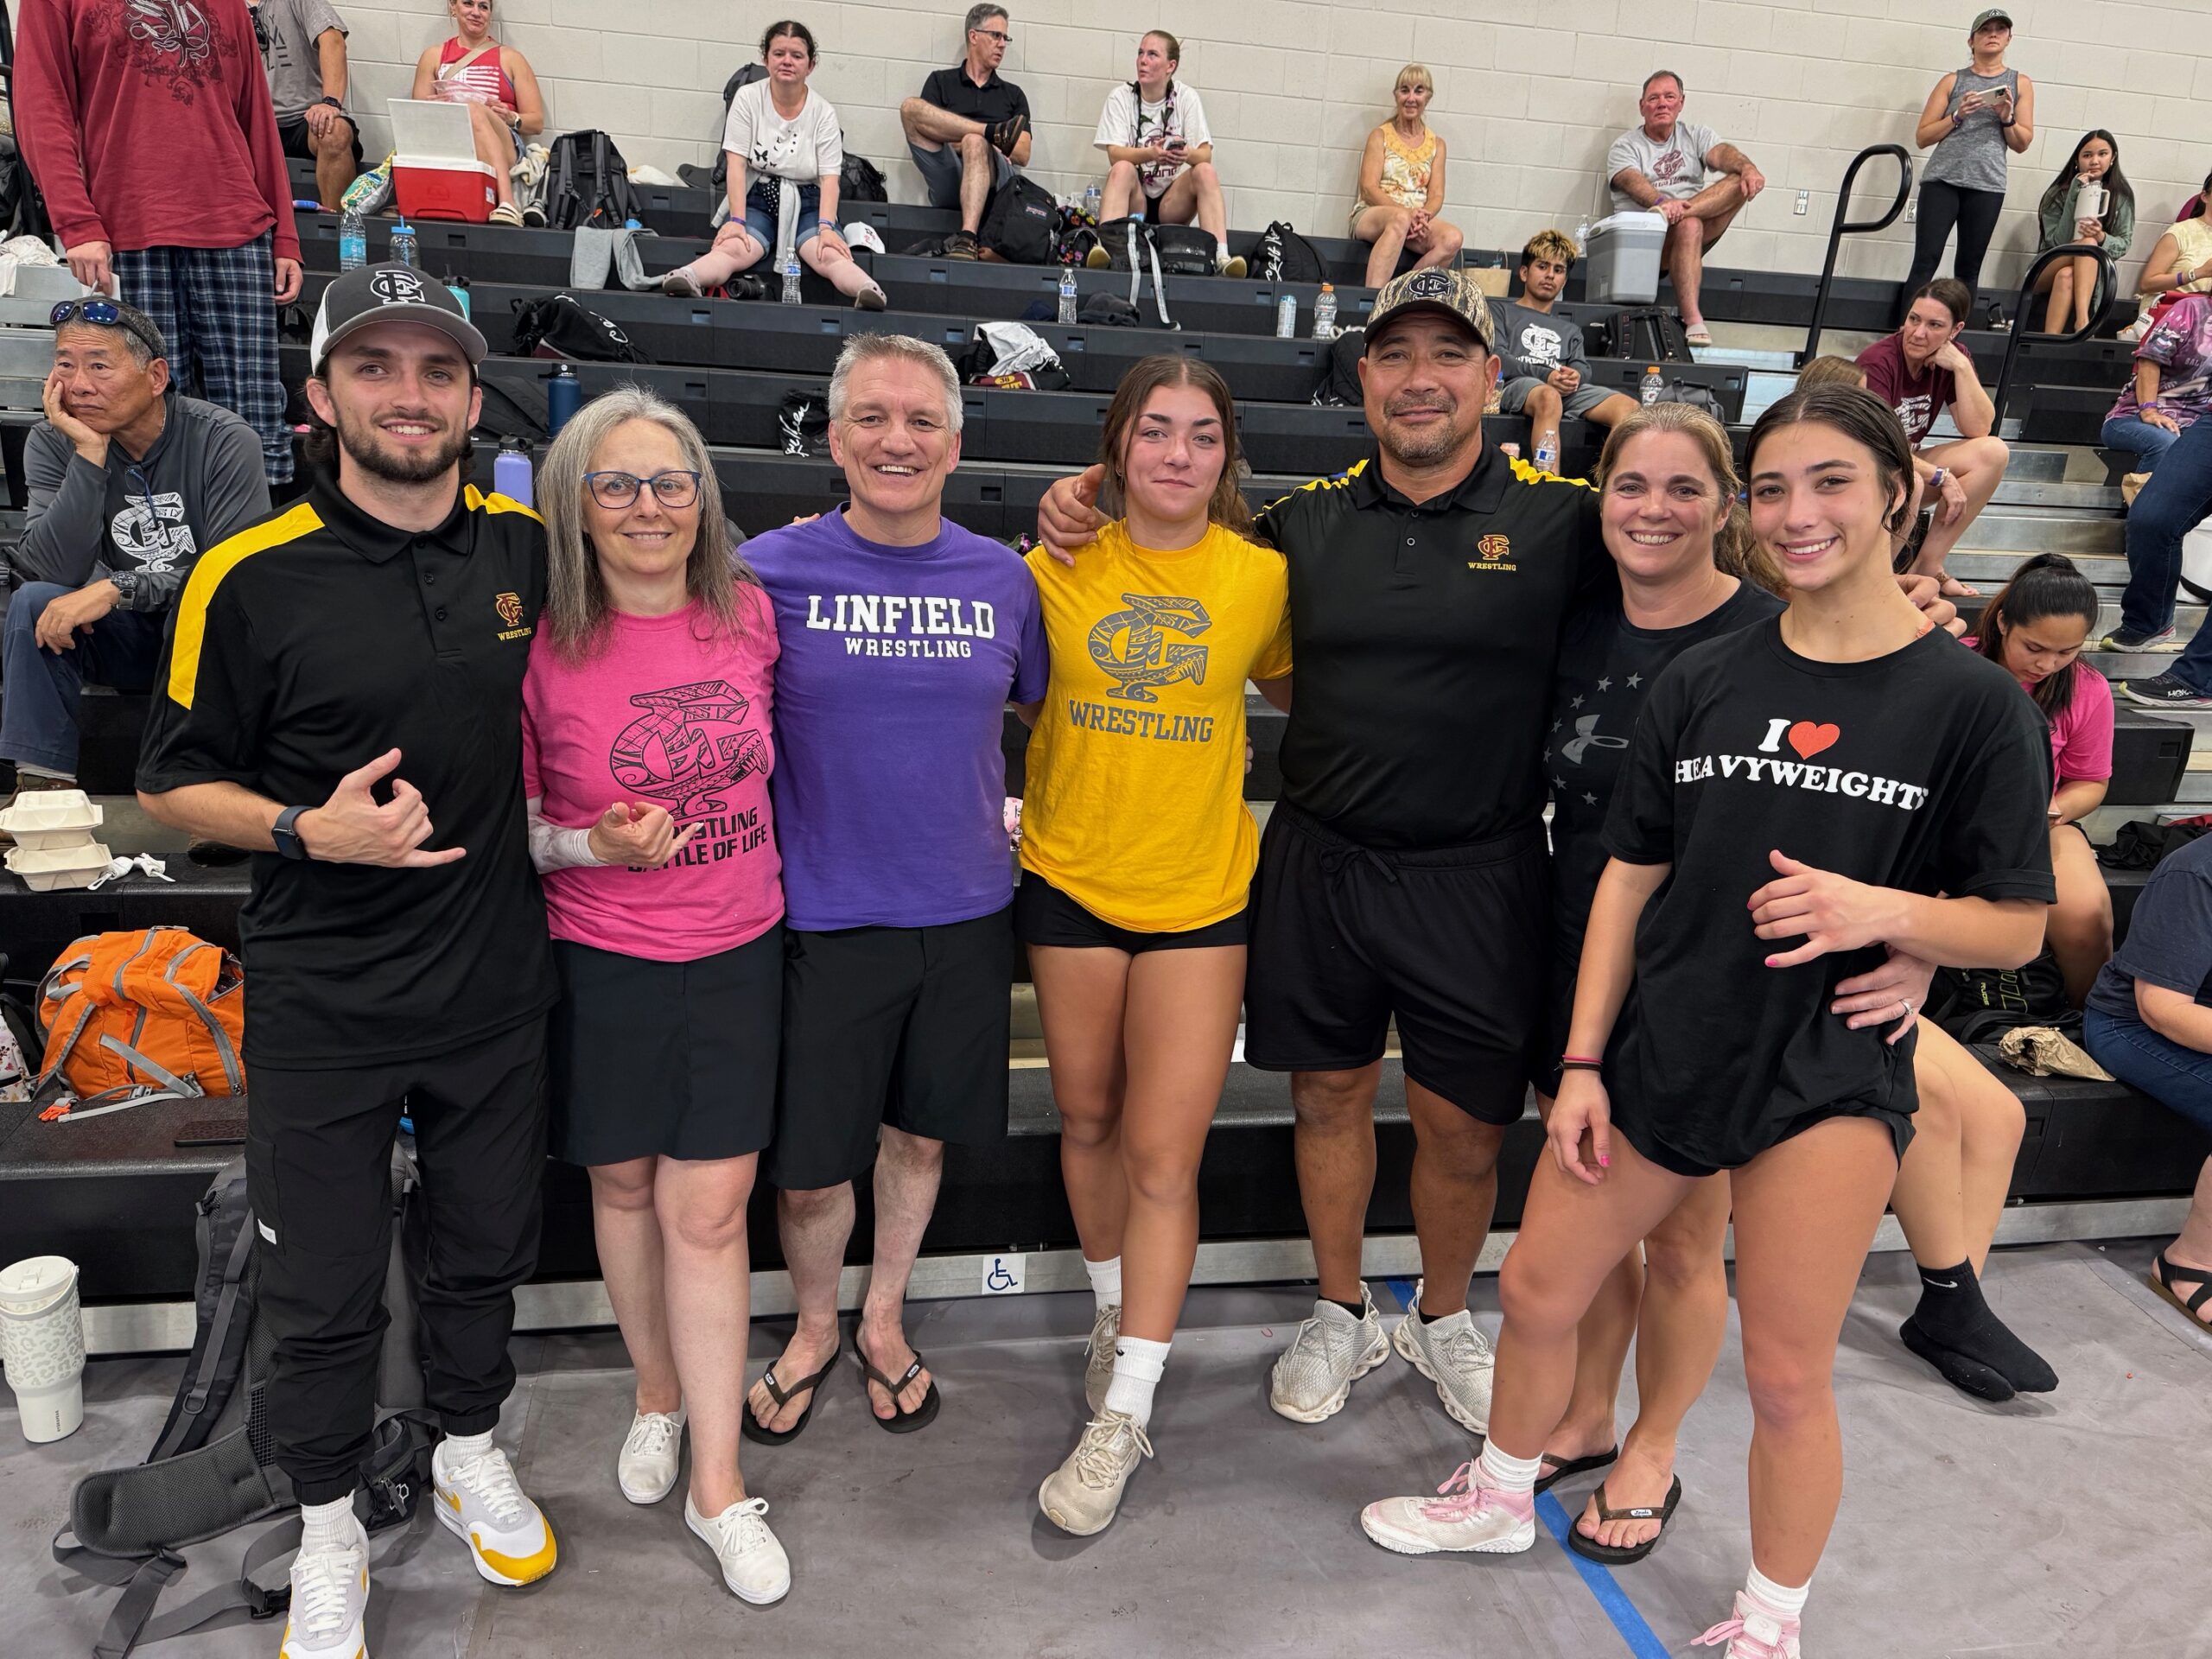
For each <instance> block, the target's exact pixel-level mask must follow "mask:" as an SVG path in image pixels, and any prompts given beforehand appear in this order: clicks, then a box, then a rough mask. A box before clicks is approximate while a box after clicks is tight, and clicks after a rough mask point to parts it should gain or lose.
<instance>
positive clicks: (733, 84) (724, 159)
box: [714, 63, 768, 201]
mask: <svg viewBox="0 0 2212 1659" xmlns="http://www.w3.org/2000/svg"><path fill="white" fill-rule="evenodd" d="M766 79H768V66H767V65H766V64H765V63H748V64H744V65H741V67H739V69H738V71H737V73H735V74H734V75H732V76H731V77H730V78H729V79H728V80H726V81H724V82H723V83H722V124H721V126H719V127H716V128H715V182H714V190H715V200H717V201H719V200H721V198H722V196H723V195H724V194H725V193H727V192H728V189H729V152H728V150H726V149H723V148H722V135H723V134H724V133H725V132H727V131H728V130H729V106H730V100H731V99H734V98H735V97H736V96H737V90H738V88H739V87H741V86H751V85H752V84H753V82H754V81H756V80H766Z"/></svg>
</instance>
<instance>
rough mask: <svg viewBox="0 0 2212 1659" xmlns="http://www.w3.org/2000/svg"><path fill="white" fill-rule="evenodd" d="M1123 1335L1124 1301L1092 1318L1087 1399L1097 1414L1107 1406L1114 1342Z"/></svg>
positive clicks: (1085, 1375) (1086, 1362)
mask: <svg viewBox="0 0 2212 1659" xmlns="http://www.w3.org/2000/svg"><path fill="white" fill-rule="evenodd" d="M1121 1339H1122V1305H1121V1304H1120V1303H1119V1302H1111V1303H1109V1304H1108V1305H1107V1306H1104V1307H1102V1308H1100V1309H1099V1310H1098V1317H1097V1318H1096V1319H1094V1320H1092V1321H1091V1325H1090V1347H1089V1348H1088V1349H1086V1350H1085V1351H1084V1367H1083V1403H1084V1405H1086V1406H1088V1407H1090V1414H1091V1415H1092V1416H1094V1417H1096V1415H1097V1414H1099V1413H1100V1412H1102V1411H1103V1410H1105V1409H1106V1385H1107V1384H1108V1383H1111V1382H1112V1381H1113V1380H1114V1344H1116V1343H1117V1342H1119V1341H1120V1340H1121Z"/></svg>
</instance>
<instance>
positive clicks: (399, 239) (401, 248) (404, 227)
mask: <svg viewBox="0 0 2212 1659" xmlns="http://www.w3.org/2000/svg"><path fill="white" fill-rule="evenodd" d="M391 257H392V258H394V259H395V260H397V262H398V263H399V264H403V265H416V264H421V263H422V257H421V255H420V254H419V253H418V252H417V251H416V243H415V232H414V229H413V227H412V226H410V225H409V224H408V222H407V221H406V220H405V219H401V220H400V221H399V222H398V223H397V224H396V225H394V226H392V227H391Z"/></svg>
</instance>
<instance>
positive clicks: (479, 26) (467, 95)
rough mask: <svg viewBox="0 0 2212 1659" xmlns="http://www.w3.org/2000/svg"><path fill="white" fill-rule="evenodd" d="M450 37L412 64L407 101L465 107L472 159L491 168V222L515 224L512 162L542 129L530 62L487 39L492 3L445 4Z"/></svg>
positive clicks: (462, 0) (464, 0) (455, 0)
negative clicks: (472, 143)
mask: <svg viewBox="0 0 2212 1659" xmlns="http://www.w3.org/2000/svg"><path fill="white" fill-rule="evenodd" d="M446 10H447V11H448V13H450V14H451V15H452V17H453V23H454V33H453V35H452V37H451V38H450V39H448V40H447V41H443V42H442V43H441V44H439V45H437V46H434V47H430V48H428V49H427V50H425V51H424V52H423V55H422V56H421V57H419V58H417V59H416V60H415V87H414V90H413V91H412V92H410V93H409V94H408V95H409V96H410V98H423V99H439V100H441V101H442V102H445V103H448V104H465V105H467V106H468V114H469V118H470V120H471V121H472V122H473V123H474V126H475V137H476V159H477V160H478V161H480V162H483V163H484V164H485V165H486V167H488V168H491V169H492V188H493V191H494V193H495V194H497V195H498V197H499V203H498V205H497V206H496V207H493V209H492V219H493V222H494V223H495V224H499V225H519V224H521V223H522V212H521V210H520V209H519V208H518V207H516V206H515V185H514V177H513V174H514V165H515V158H516V156H519V155H520V154H521V153H522V146H523V144H524V142H525V141H527V140H529V139H531V138H534V137H537V135H538V134H539V133H541V132H543V131H544V130H545V99H544V97H543V94H541V93H540V92H538V90H537V76H536V75H534V74H532V73H531V67H530V62H529V60H527V59H525V58H524V56H523V54H521V53H519V52H518V51H516V50H515V49H514V48H512V47H511V46H501V45H500V44H499V42H498V41H494V40H493V38H492V0H447V5H446Z"/></svg>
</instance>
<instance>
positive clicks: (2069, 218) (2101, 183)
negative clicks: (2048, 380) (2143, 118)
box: [2036, 127, 2135, 334]
mask: <svg viewBox="0 0 2212 1659" xmlns="http://www.w3.org/2000/svg"><path fill="white" fill-rule="evenodd" d="M2085 190H2101V192H2102V193H2103V197H2104V205H2103V207H2102V210H2101V211H2100V212H2098V213H2082V211H2081V202H2082V192H2083V191H2085ZM2036 212H2037V218H2038V219H2040V220H2041V223H2042V230H2043V241H2042V243H2041V245H2039V246H2037V249H2036V251H2037V253H2044V252H2046V251H2049V250H2050V249H2052V248H2057V247H2063V246H2065V245H2067V244H2069V243H2073V242H2088V243H2090V244H2092V245H2094V246H2097V247H2101V248H2102V249H2103V250H2104V251H2105V252H2106V253H2107V254H2108V255H2110V256H2111V257H2112V258H2113V261H2114V262H2115V263H2117V262H2118V261H2119V259H2120V257H2121V256H2122V255H2123V254H2125V253H2126V251H2127V248H2128V245H2129V244H2130V243H2131V242H2133V240H2134V239H2135V187H2134V186H2133V185H2131V184H2130V183H2128V181H2127V175H2126V174H2125V173H2123V172H2121V171H2120V140H2118V139H2117V138H2115V137H2113V136H2112V134H2110V133H2108V132H2107V131H2106V130H2104V129H2103V128H2102V127H2099V128H2097V129H2095V130H2094V131H2090V132H2085V133H2083V134H2082V141H2081V142H2080V143H2077V144H2075V146H2074V153H2073V154H2072V155H2071V156H2068V157H2067V159H2066V163H2065V165H2064V166H2063V167H2061V168H2059V169H2058V176H2057V177H2056V178H2054V179H2053V180H2051V181H2050V184H2049V185H2048V186H2046V187H2045V188H2044V193H2043V200H2041V201H2040V202H2038V203H2037V207H2036ZM2036 287H2037V290H2038V291H2042V290H2044V289H2048V290H2049V291H2050V305H2049V306H2048V307H2046V308H2044V317H2043V331H2044V333H2045V334H2071V333H2073V332H2074V331H2075V330H2076V329H2081V328H2086V327H2088V325H2089V303H2090V301H2091V299H2092V297H2093V296H2094V295H2095V293H2096V287H2097V262H2096V261H2095V260H2094V259H2091V258H2088V257H2085V256H2077V257H2075V258H2072V259H2065V260H2058V261H2054V262H2053V263H2052V264H2048V265H2045V266H2044V270H2043V275H2042V276H2041V277H2037V279H2036Z"/></svg>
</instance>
